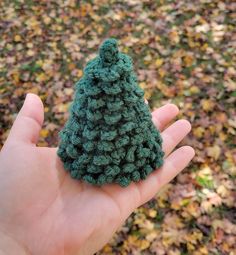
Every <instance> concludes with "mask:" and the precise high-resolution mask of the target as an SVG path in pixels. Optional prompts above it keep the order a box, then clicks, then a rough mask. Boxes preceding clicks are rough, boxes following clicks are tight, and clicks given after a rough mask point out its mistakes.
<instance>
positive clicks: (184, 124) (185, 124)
mask: <svg viewBox="0 0 236 255" xmlns="http://www.w3.org/2000/svg"><path fill="white" fill-rule="evenodd" d="M177 123H178V124H180V125H181V126H182V127H183V128H184V129H185V130H186V131H187V132H188V133H189V132H190V131H191V129H192V125H191V123H190V122H189V121H188V120H185V119H181V120H178V121H177Z"/></svg>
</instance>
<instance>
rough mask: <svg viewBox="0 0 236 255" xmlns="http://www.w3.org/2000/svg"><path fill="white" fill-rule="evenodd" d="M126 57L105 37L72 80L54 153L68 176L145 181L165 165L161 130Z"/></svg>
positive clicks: (103, 180)
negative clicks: (70, 97) (70, 100)
mask: <svg viewBox="0 0 236 255" xmlns="http://www.w3.org/2000/svg"><path fill="white" fill-rule="evenodd" d="M143 96H144V92H143V90H142V89H141V88H140V87H139V86H138V82H137V77H136V75H135V73H134V71H133V65H132V60H131V58H130V57H129V56H127V55H126V54H124V53H121V52H119V51H118V46H117V41H116V40H115V39H113V38H111V39H107V40H105V41H104V42H103V44H102V45H101V46H100V48H99V55H98V56H97V57H95V58H94V59H92V60H90V61H89V62H88V64H87V66H86V67H85V69H84V75H83V77H82V78H81V79H80V80H79V82H78V83H77V84H76V93H75V97H74V101H73V103H72V105H71V108H70V117H69V120H68V121H67V123H66V124H65V127H64V128H63V130H62V131H61V132H60V144H59V149H58V155H59V157H60V158H61V160H62V161H63V163H64V167H65V169H66V170H67V171H69V172H70V174H71V176H72V178H75V179H78V180H84V181H86V182H88V183H91V184H95V185H103V184H105V183H118V184H119V185H121V186H123V187H125V186H128V185H129V184H130V182H131V181H134V182H137V181H139V180H142V179H145V178H146V177H147V176H148V175H149V174H150V173H151V172H152V171H154V170H155V169H157V168H159V167H160V166H161V165H162V164H163V155H164V153H163V151H162V149H161V143H162V140H161V137H160V133H159V132H158V130H157V129H156V127H155V126H154V124H153V123H152V119H151V113H150V111H149V107H148V105H147V104H146V103H145V101H144V98H143Z"/></svg>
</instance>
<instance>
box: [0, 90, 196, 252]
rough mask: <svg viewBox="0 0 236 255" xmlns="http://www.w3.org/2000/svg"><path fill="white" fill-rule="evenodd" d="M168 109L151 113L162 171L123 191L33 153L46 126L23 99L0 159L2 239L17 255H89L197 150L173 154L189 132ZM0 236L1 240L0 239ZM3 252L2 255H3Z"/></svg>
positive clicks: (38, 109)
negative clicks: (87, 179)
mask: <svg viewBox="0 0 236 255" xmlns="http://www.w3.org/2000/svg"><path fill="white" fill-rule="evenodd" d="M177 114H178V109H177V107H176V106H174V105H171V104H167V105H165V106H163V107H161V108H159V109H157V110H156V111H154V112H153V114H152V116H153V122H154V123H155V125H156V126H157V127H158V128H159V130H161V132H162V134H161V135H162V138H163V150H164V152H165V163H164V165H163V167H162V168H161V169H158V170H156V171H154V172H153V173H152V174H151V175H150V176H149V177H148V178H147V179H146V180H144V181H141V182H138V183H132V184H131V185H129V186H128V187H127V188H122V187H120V186H118V185H117V184H107V185H104V186H102V187H95V186H92V185H90V184H86V183H84V182H81V181H77V180H74V179H72V178H71V177H70V175H69V174H68V173H67V172H66V171H65V170H64V169H63V166H62V163H61V161H60V159H59V158H58V157H57V154H56V148H46V147H37V146H36V145H35V144H36V143H37V140H38V136H39V131H40V129H41V126H42V123H43V105H42V102H41V101H40V99H39V98H38V97H37V96H36V95H33V94H28V96H27V99H26V100H25V103H24V105H23V107H22V109H21V111H20V112H19V114H18V116H17V119H16V121H15V122H14V125H13V127H12V129H11V131H10V134H9V137H8V139H7V141H6V143H5V145H4V147H3V148H2V151H1V153H0V204H1V209H0V233H2V235H3V236H5V237H7V238H8V239H9V240H11V241H12V243H14V245H13V244H12V247H11V248H12V249H13V250H14V249H15V250H17V252H16V253H13V252H12V253H11V254H21V253H20V252H19V250H20V249H21V250H23V251H24V253H22V254H33V255H38V254H40V255H42V254H44V255H47V254H50V255H54V254H55V255H61V254H63V255H67V254H69V255H76V254H93V253H94V252H96V251H97V250H99V249H100V248H102V246H103V245H104V244H106V243H107V242H108V241H109V239H110V238H111V236H112V234H113V233H114V232H115V231H116V230H117V229H118V228H119V227H120V226H121V225H122V223H123V222H124V221H125V220H126V219H127V217H128V216H129V215H130V214H131V213H132V212H133V210H134V209H135V208H137V207H138V206H140V205H142V204H143V203H145V202H147V201H148V200H150V199H151V198H152V197H153V196H154V195H155V194H156V193H157V192H158V190H159V189H160V188H161V187H162V186H163V185H164V184H166V183H168V182H169V181H170V180H171V179H172V178H174V177H175V176H176V175H177V174H178V173H179V172H180V171H181V170H182V169H183V168H184V167H185V166H186V165H187V164H188V163H189V161H190V160H191V159H192V157H193V156H194V150H193V149H192V148H191V147H189V146H183V147H181V148H179V149H177V150H175V151H174V152H172V151H173V149H174V148H175V146H176V145H177V144H178V143H179V142H180V141H181V140H182V139H183V138H184V137H185V136H186V135H187V133H188V132H189V131H190V129H191V126H190V124H189V122H188V121H186V120H178V121H176V122H175V123H174V124H172V125H170V126H169V127H167V128H166V129H165V127H166V126H168V124H169V123H170V122H171V120H172V119H173V118H174V117H175V116H176V115H177ZM0 236H1V235H0ZM0 250H1V249H0Z"/></svg>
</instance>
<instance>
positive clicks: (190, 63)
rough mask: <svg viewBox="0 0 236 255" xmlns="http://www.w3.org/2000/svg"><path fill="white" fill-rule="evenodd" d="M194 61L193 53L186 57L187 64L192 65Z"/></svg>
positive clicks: (185, 62)
mask: <svg viewBox="0 0 236 255" xmlns="http://www.w3.org/2000/svg"><path fill="white" fill-rule="evenodd" d="M193 62H194V58H193V56H191V55H187V56H185V57H184V64H185V66H187V67H189V66H192V65H193Z"/></svg>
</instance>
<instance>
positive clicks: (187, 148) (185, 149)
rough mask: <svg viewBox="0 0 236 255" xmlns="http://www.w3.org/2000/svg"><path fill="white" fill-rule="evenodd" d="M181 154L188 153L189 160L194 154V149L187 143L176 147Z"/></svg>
mask: <svg viewBox="0 0 236 255" xmlns="http://www.w3.org/2000/svg"><path fill="white" fill-rule="evenodd" d="M178 150H179V151H181V153H182V154H184V155H188V158H189V160H191V159H192V158H193V157H194V156H195V150H194V149H193V147H191V146H189V145H185V146H182V147H180V148H179V149H178Z"/></svg>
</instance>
